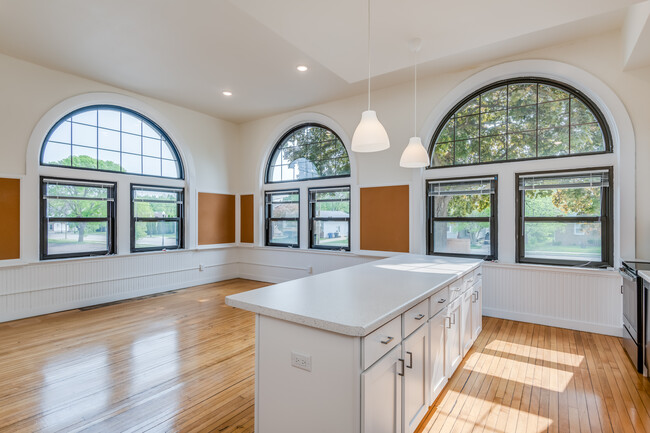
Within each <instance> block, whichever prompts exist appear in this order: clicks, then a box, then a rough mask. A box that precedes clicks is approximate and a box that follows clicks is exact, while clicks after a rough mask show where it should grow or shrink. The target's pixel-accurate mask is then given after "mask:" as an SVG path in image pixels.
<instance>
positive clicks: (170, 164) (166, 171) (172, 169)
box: [162, 159, 179, 179]
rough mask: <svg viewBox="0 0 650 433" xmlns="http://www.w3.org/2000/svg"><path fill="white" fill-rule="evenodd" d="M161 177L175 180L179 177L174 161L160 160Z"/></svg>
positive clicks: (176, 164)
mask: <svg viewBox="0 0 650 433" xmlns="http://www.w3.org/2000/svg"><path fill="white" fill-rule="evenodd" d="M162 175H163V176H164V177H172V178H175V179H177V178H178V177H179V173H178V163H177V162H176V161H168V160H166V159H163V160H162Z"/></svg>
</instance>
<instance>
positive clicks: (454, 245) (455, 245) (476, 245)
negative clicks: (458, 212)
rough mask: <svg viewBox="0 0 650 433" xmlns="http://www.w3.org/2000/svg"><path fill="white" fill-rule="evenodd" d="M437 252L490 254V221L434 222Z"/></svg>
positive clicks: (434, 248)
mask: <svg viewBox="0 0 650 433" xmlns="http://www.w3.org/2000/svg"><path fill="white" fill-rule="evenodd" d="M433 230H434V233H433V239H434V245H433V251H434V252H435V253H455V254H480V255H486V256H487V255H489V254H490V223H489V222H443V221H436V222H434V227H433Z"/></svg>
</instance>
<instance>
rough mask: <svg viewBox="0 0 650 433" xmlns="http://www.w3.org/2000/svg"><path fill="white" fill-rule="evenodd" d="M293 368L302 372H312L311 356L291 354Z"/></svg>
mask: <svg viewBox="0 0 650 433" xmlns="http://www.w3.org/2000/svg"><path fill="white" fill-rule="evenodd" d="M291 366H292V367H296V368H300V369H301V370H306V371H311V356H310V355H304V354H302V353H296V352H291Z"/></svg>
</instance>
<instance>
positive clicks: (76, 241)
mask: <svg viewBox="0 0 650 433" xmlns="http://www.w3.org/2000/svg"><path fill="white" fill-rule="evenodd" d="M104 203H105V202H104ZM107 227H108V223H107V222H105V221H104V222H92V223H80V222H75V223H73V222H49V223H48V224H47V254H49V255H55V254H77V253H85V252H96V251H107V250H108V249H109V248H108V230H107Z"/></svg>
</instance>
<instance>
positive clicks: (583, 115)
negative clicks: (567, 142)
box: [571, 98, 596, 125]
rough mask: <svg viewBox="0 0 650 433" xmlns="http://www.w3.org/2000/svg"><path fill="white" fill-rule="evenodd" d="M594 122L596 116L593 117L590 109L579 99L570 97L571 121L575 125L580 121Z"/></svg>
mask: <svg viewBox="0 0 650 433" xmlns="http://www.w3.org/2000/svg"><path fill="white" fill-rule="evenodd" d="M595 122H596V117H594V115H593V113H592V112H591V110H589V109H588V108H587V106H586V105H585V104H583V103H582V101H580V100H579V99H576V98H571V123H572V124H573V125H577V124H580V123H595Z"/></svg>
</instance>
